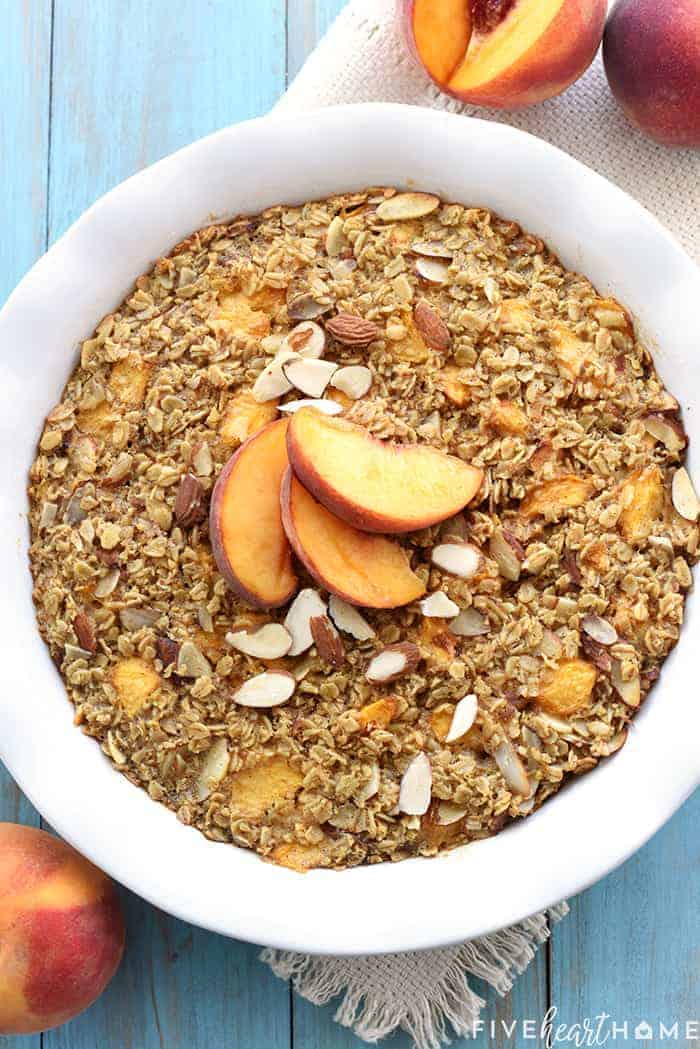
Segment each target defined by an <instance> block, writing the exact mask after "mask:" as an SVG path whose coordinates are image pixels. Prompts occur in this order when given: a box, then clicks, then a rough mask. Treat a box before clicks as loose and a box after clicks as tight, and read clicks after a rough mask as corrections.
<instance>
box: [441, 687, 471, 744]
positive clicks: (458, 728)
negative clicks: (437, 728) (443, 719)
mask: <svg viewBox="0 0 700 1049" xmlns="http://www.w3.org/2000/svg"><path fill="white" fill-rule="evenodd" d="M478 709H479V704H478V701H477V698H476V696H475V695H474V694H473V693H469V695H467V696H463V697H462V699H460V701H459V703H458V704H457V706H456V707H455V709H454V714H453V715H452V724H451V725H450V727H449V730H448V733H447V735H446V736H445V743H455V742H456V741H457V740H458V739H461V738H462V736H466V734H467V732H468V731H469V729H470V728H471V727H472V725H473V724H474V722H475V721H476V714H477V711H478Z"/></svg>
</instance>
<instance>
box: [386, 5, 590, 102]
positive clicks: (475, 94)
mask: <svg viewBox="0 0 700 1049" xmlns="http://www.w3.org/2000/svg"><path fill="white" fill-rule="evenodd" d="M606 6H607V5H606V0H399V11H400V13H401V15H402V17H403V19H404V24H405V28H406V33H407V36H408V41H409V45H410V47H411V49H412V50H413V52H414V53H415V54H416V55H417V57H418V59H419V61H420V62H421V63H422V64H423V66H424V67H425V69H426V71H427V73H428V74H429V75H430V76H431V77H432V79H433V80H434V81H435V82H436V83H437V84H438V85H439V86H440V87H441V88H442V90H443V91H446V92H447V93H448V94H451V95H454V96H455V97H456V98H459V99H460V100H461V101H463V102H469V103H472V104H475V105H482V106H495V107H497V108H500V109H514V108H518V107H520V106H527V105H532V104H533V103H535V102H542V101H543V100H544V99H546V98H551V97H552V96H553V95H557V94H559V93H560V92H561V91H564V90H565V88H567V87H568V86H569V84H572V83H573V82H574V80H577V79H578V78H579V77H580V76H581V74H582V73H583V72H584V70H586V69H587V68H588V66H589V65H590V63H591V61H592V60H593V56H594V55H595V52H596V50H597V47H598V44H599V43H600V40H601V37H602V35H603V26H604V23H605V14H606Z"/></svg>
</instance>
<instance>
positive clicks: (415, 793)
mask: <svg viewBox="0 0 700 1049" xmlns="http://www.w3.org/2000/svg"><path fill="white" fill-rule="evenodd" d="M432 789H433V770H432V768H431V767H430V761H429V759H428V756H427V754H423V752H422V751H421V753H420V754H416V756H415V758H413V760H412V761H411V762H410V763H409V765H408V767H407V769H406V771H405V772H404V774H403V776H402V777H401V786H400V787H399V812H405V813H406V815H408V816H422V815H423V814H424V813H425V812H427V811H428V808H429V807H430V794H431V791H432Z"/></svg>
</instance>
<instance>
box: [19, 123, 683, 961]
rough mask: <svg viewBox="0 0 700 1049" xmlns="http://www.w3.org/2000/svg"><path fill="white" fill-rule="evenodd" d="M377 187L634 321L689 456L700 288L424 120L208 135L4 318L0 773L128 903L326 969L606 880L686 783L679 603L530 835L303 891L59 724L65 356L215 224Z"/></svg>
mask: <svg viewBox="0 0 700 1049" xmlns="http://www.w3.org/2000/svg"><path fill="white" fill-rule="evenodd" d="M369 184H393V185H397V186H404V187H420V188H421V189H425V190H430V191H433V192H436V193H439V194H441V195H443V196H444V197H445V198H447V199H449V200H456V201H462V202H465V203H473V204H479V205H485V206H487V207H490V208H493V209H495V210H496V211H497V212H500V213H501V214H502V215H504V216H507V217H508V218H514V219H517V220H518V221H519V222H521V223H522V224H523V226H524V227H525V228H526V229H528V230H531V231H532V232H535V233H537V234H538V235H540V236H542V237H543V238H545V239H546V240H547V241H548V242H549V243H550V245H551V246H552V247H553V248H554V249H555V250H556V251H557V252H558V253H559V254H560V256H561V258H562V259H563V261H564V262H565V263H566V265H567V266H568V267H570V268H573V269H579V270H581V271H582V272H583V273H585V274H586V275H587V276H589V277H590V278H592V280H593V281H594V283H595V284H596V285H597V286H598V288H599V290H600V291H601V292H603V293H605V292H611V293H614V294H615V295H616V296H617V297H618V298H619V299H621V301H622V302H623V303H625V304H626V305H628V306H629V307H630V308H631V309H632V311H633V312H634V314H635V316H636V317H637V319H638V322H639V324H640V327H641V330H642V332H643V333H644V337H645V338H646V339H647V340H648V343H649V345H651V346H652V348H653V349H654V350H655V353H656V359H657V364H658V366H659V369H660V372H661V374H662V376H663V378H664V379H665V380H666V381H667V382H668V384H669V385H670V388H671V389H672V390H673V392H674V393H675V394H676V395H677V396H678V397H680V399H681V401H682V405H683V410H684V416H685V423H686V427H687V429H688V431H689V433H690V437H691V448H692V447H693V445H694V442H697V441H698V440H700V422H699V411H698V409H699V408H700V368H698V365H697V360H698V347H700V322H699V321H698V316H699V312H698V307H699V304H700V271H699V270H698V269H697V268H696V267H695V266H694V264H693V263H692V262H691V261H690V259H689V258H688V257H687V256H686V255H685V254H684V253H683V251H682V250H681V249H680V248H679V247H678V245H677V244H676V243H675V242H674V241H673V239H672V238H671V237H670V236H669V234H668V233H666V232H665V231H664V229H662V227H661V226H660V225H659V224H658V223H657V222H656V221H655V219H653V218H652V217H651V215H649V214H648V213H647V212H646V211H645V210H644V209H643V208H642V207H641V206H640V205H639V204H636V203H635V202H634V201H632V200H631V199H630V198H629V197H627V196H626V195H625V194H624V193H622V192H621V191H620V190H618V189H616V188H615V187H613V186H612V185H610V184H609V183H608V182H606V181H604V180H603V179H602V178H600V177H599V176H597V175H595V174H593V173H592V172H591V171H589V170H587V169H586V168H585V167H583V166H582V165H580V164H578V163H577V162H576V161H574V160H572V159H571V158H570V157H568V156H566V155H565V154H564V153H561V152H559V151H558V150H556V149H554V148H552V147H551V146H549V145H546V144H545V143H543V142H541V141H539V140H537V139H535V138H532V137H530V136H528V135H525V134H523V133H522V132H520V131H515V130H513V129H511V128H509V127H505V126H503V125H499V124H494V123H484V122H481V121H478V120H469V119H467V118H465V117H460V116H453V115H448V114H445V113H438V112H434V111H430V110H426V109H414V108H409V107H402V106H391V105H365V106H351V107H346V108H337V109H326V110H323V111H320V112H317V113H314V114H310V115H304V116H292V117H283V118H278V117H272V118H265V119H262V120H256V121H253V122H251V123H247V124H242V125H240V126H238V127H233V128H229V129H227V130H225V131H222V132H220V133H219V134H216V135H212V136H211V137H209V138H206V139H204V140H202V141H201V142H198V143H196V144H195V145H193V146H190V147H189V148H187V149H184V150H182V151H181V152H179V153H176V154H175V155H174V156H171V157H169V158H167V159H166V160H163V161H161V162H160V163H159V164H156V165H155V166H154V167H152V168H149V169H147V170H146V171H143V172H142V173H141V174H139V175H136V176H135V177H134V178H131V179H129V180H128V181H127V182H125V183H123V184H122V185H121V186H119V187H118V188H117V189H115V190H114V191H113V192H111V193H109V194H107V196H106V197H104V198H103V199H102V200H101V201H99V203H97V204H96V205H95V206H94V207H93V208H91V209H90V210H89V211H88V212H87V213H86V214H85V215H84V216H83V217H82V218H81V219H80V220H79V221H78V222H77V223H76V224H75V225H74V226H73V227H72V229H70V230H69V232H68V233H67V234H66V235H65V236H64V237H63V238H62V239H61V240H60V241H59V242H58V243H57V244H56V245H55V246H54V247H53V248H52V249H51V250H50V251H49V252H48V254H47V255H45V256H44V258H42V259H41V260H40V262H38V263H37V265H36V266H35V267H34V269H33V270H32V271H31V272H30V273H29V274H28V276H27V277H25V279H24V280H23V281H22V283H21V284H20V286H19V287H18V288H17V290H16V291H15V292H14V294H13V295H12V296H11V298H10V300H9V302H8V303H7V305H6V306H5V308H4V310H3V311H2V313H1V314H0V345H1V346H2V353H1V357H0V421H1V422H0V425H1V427H2V440H1V444H0V460H1V469H0V504H1V506H0V513H1V515H2V527H1V529H0V564H1V565H2V591H3V604H2V612H1V630H0V637H1V638H2V667H3V675H2V688H1V689H0V756H1V757H2V759H3V760H4V761H5V763H6V765H7V766H8V768H9V770H10V772H11V773H12V774H13V775H14V776H15V778H16V779H17V781H18V783H19V785H20V786H21V787H22V789H23V790H24V791H25V792H26V794H28V796H29V797H30V799H31V800H32V801H33V802H34V804H35V805H36V806H37V808H38V809H39V810H40V812H41V813H42V814H43V815H44V817H45V818H46V819H47V820H48V821H49V822H50V823H51V824H52V825H53V826H54V827H55V828H56V829H57V830H58V831H59V832H60V833H61V834H63V835H64V836H65V837H66V838H67V839H68V840H69V841H70V842H72V843H73V844H74V845H75V846H76V847H77V848H78V849H79V850H80V851H81V852H83V853H84V854H85V855H86V856H88V857H90V859H92V860H93V861H94V862H95V863H97V864H98V865H99V866H100V867H102V868H104V869H105V870H106V871H108V872H109V873H110V874H111V875H113V876H114V877H115V878H117V879H118V880H119V881H121V882H123V883H124V884H125V885H128V886H129V887H130V888H131V889H133V890H134V891H135V892H137V893H139V894H140V895H141V896H144V897H145V898H146V899H148V900H151V901H152V902H153V903H154V904H157V905H158V906H159V907H162V908H164V909H165V910H167V911H170V912H171V913H173V914H176V915H178V916H179V917H181V918H184V919H187V920H188V921H191V922H194V923H196V924H198V925H202V926H205V927H207V928H210V929H214V930H217V931H218V932H221V933H225V934H227V935H230V936H236V937H239V938H242V939H247V940H252V941H255V942H259V943H265V944H271V945H275V946H279V947H286V948H295V949H302V950H307V951H313V952H317V953H338V954H345V953H347V954H351V953H360V952H363V953H364V952H383V951H399V950H407V949H415V948H422V947H434V946H437V945H441V944H447V943H451V942H456V941H459V940H463V939H467V938H471V937H475V936H478V935H480V934H482V933H485V932H487V931H489V930H493V929H495V928H497V927H501V926H504V925H507V924H509V923H512V922H515V921H517V920H518V919H521V918H523V917H525V916H526V915H529V914H531V913H533V912H534V911H537V910H539V909H540V908H542V907H545V906H547V905H548V904H552V903H554V902H556V901H558V900H560V899H562V898H564V897H567V896H570V895H571V894H572V893H575V892H577V891H579V890H580V889H582V888H584V887H585V886H587V885H589V884H591V882H594V881H595V880H596V879H598V878H600V877H602V875H604V874H606V873H607V872H608V871H609V870H611V868H613V867H614V866H615V865H616V864H618V863H620V862H621V861H622V860H624V859H625V858H626V857H627V856H629V855H630V854H631V853H632V852H634V850H635V849H637V848H639V847H640V845H642V844H643V843H644V842H645V841H646V840H647V839H648V838H649V837H650V836H651V835H652V834H653V833H654V831H656V830H657V829H658V828H659V827H660V826H661V824H662V823H663V822H664V821H665V820H667V819H668V818H669V817H670V816H671V815H672V813H673V812H674V811H675V810H676V809H677V807H678V806H679V805H680V804H681V802H682V801H683V800H684V799H685V798H686V797H687V796H688V795H689V794H690V792H691V791H692V790H693V789H694V788H695V787H696V785H697V784H698V781H699V779H700V757H699V749H698V739H700V703H699V702H698V698H697V670H696V667H695V657H696V649H695V645H696V643H697V636H698V614H699V613H698V608H697V602H696V601H695V600H694V599H693V598H691V600H690V601H689V603H688V609H687V621H686V625H685V630H684V634H683V637H682V639H681V642H680V644H679V645H678V647H677V649H676V651H675V652H674V653H673V655H672V656H671V658H670V659H669V660H668V663H667V664H666V666H665V668H664V671H663V674H662V677H661V680H660V682H659V683H658V684H657V686H656V687H655V689H654V691H653V693H652V696H651V698H650V700H649V701H648V702H647V703H646V704H645V706H644V708H643V710H642V711H641V713H640V715H639V717H638V718H637V719H636V721H635V722H634V726H633V730H632V731H631V733H630V738H629V742H628V744H627V745H626V746H625V748H624V749H623V750H622V751H621V752H620V753H619V754H618V755H617V756H615V757H614V758H613V759H611V760H608V761H606V762H604V763H603V764H602V765H601V766H599V767H598V768H597V769H596V770H595V771H594V772H592V773H590V774H589V775H588V776H585V777H583V778H582V779H580V780H579V781H577V782H576V783H574V784H572V785H571V786H570V787H568V788H567V789H565V790H564V791H562V792H561V793H560V794H558V795H557V796H556V797H555V798H554V799H553V800H551V801H549V802H548V803H547V804H546V805H545V806H544V808H543V809H542V810H541V811H540V812H538V813H537V814H536V815H535V816H533V817H531V818H530V819H528V820H525V821H522V822H520V823H518V824H517V825H515V826H513V827H511V828H509V829H508V830H506V831H504V832H503V833H501V834H500V835H498V836H497V837H495V838H492V839H490V840H488V841H484V842H480V843H478V844H474V845H469V846H466V847H465V848H461V849H459V850H456V851H455V852H453V853H451V854H449V855H446V856H443V857H440V858H436V859H430V860H423V859H416V860H411V861H408V862H403V863H398V864H384V865H381V866H374V867H364V868H359V869H355V870H350V871H343V872H331V871H314V872H311V873H309V874H306V875H300V874H296V873H293V872H291V871H289V870H285V869H282V868H280V867H275V866H273V865H271V864H267V863H264V862H262V861H261V860H260V859H259V858H258V857H257V856H256V855H254V854H253V853H251V852H246V851H244V850H241V849H238V848H234V847H232V846H226V845H218V844H213V843H212V842H209V841H207V840H206V839H205V838H204V837H202V836H201V835H200V834H199V833H198V832H197V831H195V830H192V829H190V828H187V827H184V826H183V825H182V824H180V823H179V822H178V821H177V820H176V818H175V816H174V815H173V814H172V813H171V812H169V811H168V810H166V809H165V808H163V807H161V806H160V805H157V804H156V803H155V802H153V801H151V800H150V799H149V798H148V796H147V795H146V793H144V792H143V791H141V790H138V789H137V788H136V787H133V786H132V785H131V784H130V783H128V782H127V780H126V779H124V777H122V776H120V775H119V774H118V773H116V772H115V771H114V770H113V769H112V767H111V766H110V765H109V763H108V762H107V760H106V759H105V758H104V757H103V755H102V753H101V752H100V750H99V747H98V746H97V744H96V743H95V742H94V741H92V740H90V739H87V738H86V737H85V736H83V735H82V734H81V733H80V732H79V731H78V730H77V729H76V728H74V727H73V724H72V713H73V712H72V708H71V706H70V704H69V703H68V700H67V699H66V696H65V693H64V689H63V685H62V683H61V680H60V678H59V676H58V673H57V672H56V669H55V667H54V666H53V664H52V662H51V660H50V658H49V656H48V653H47V651H46V650H45V648H44V645H43V643H42V641H41V640H40V638H39V635H38V633H37V631H36V628H35V624H34V612H33V607H32V602H31V587H30V577H29V571H28V566H27V555H26V548H27V527H26V496H25V487H26V474H27V470H28V468H29V465H30V463H31V461H32V459H33V456H34V450H35V444H36V440H37V438H38V435H39V433H40V430H41V425H42V421H43V419H44V416H45V415H46V413H47V411H48V410H49V409H50V408H51V407H52V405H53V404H55V402H56V401H57V399H58V398H59V395H60V392H61V389H62V387H63V384H64V382H65V380H66V378H67V376H68V374H69V372H70V370H71V368H72V365H73V359H74V356H75V352H76V348H77V345H78V342H79V341H80V340H81V339H83V338H85V337H87V336H88V335H89V334H90V333H91V331H92V329H93V328H94V326H95V324H96V322H97V321H99V319H100V318H101V317H102V316H103V315H104V314H105V313H107V312H108V311H109V310H111V309H113V308H114V307H115V306H117V305H118V303H119V302H120V301H121V300H122V298H123V297H124V295H125V294H126V293H127V291H128V290H129V288H130V286H131V284H132V282H133V280H134V278H135V277H136V276H138V275H139V274H140V273H142V272H143V271H144V270H146V269H148V268H149V267H150V265H151V264H152V262H153V261H154V260H155V259H156V258H157V257H158V256H159V255H160V254H162V253H164V252H167V251H168V250H169V249H170V248H171V247H172V246H173V245H174V244H175V243H176V242H177V241H178V240H179V239H180V238H181V237H183V236H184V235H185V234H187V233H189V232H190V231H192V230H194V229H196V228H197V227H199V226H202V225H205V224H206V223H207V222H208V221H209V220H210V218H211V217H212V216H217V217H222V216H229V215H232V214H235V213H237V212H257V211H259V210H260V209H262V208H264V207H266V206H267V205H271V204H275V203H279V202H289V203H292V202H301V201H304V200H307V199H310V198H315V197H323V196H326V195H327V194H330V193H335V192H339V191H342V190H352V189H361V188H363V187H364V186H366V185H369ZM694 465H695V463H694V457H693V456H691V466H694Z"/></svg>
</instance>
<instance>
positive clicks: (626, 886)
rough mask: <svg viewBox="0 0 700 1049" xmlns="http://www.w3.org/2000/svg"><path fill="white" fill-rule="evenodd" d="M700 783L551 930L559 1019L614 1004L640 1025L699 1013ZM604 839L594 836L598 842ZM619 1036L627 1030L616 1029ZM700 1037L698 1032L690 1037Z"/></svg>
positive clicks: (617, 1014)
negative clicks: (657, 829) (640, 846)
mask: <svg viewBox="0 0 700 1049" xmlns="http://www.w3.org/2000/svg"><path fill="white" fill-rule="evenodd" d="M699 821H700V793H698V794H696V795H695V796H694V797H693V798H692V799H691V800H690V801H688V802H686V804H685V806H684V807H683V809H681V811H680V812H679V813H677V814H676V816H675V817H674V818H673V819H672V820H671V822H670V823H669V824H668V825H667V826H666V827H664V828H663V830H661V831H660V832H659V834H657V835H656V837H655V838H654V839H653V840H652V841H651V842H650V843H649V844H648V845H647V846H646V848H644V849H642V850H641V851H640V852H638V853H637V855H636V856H633V857H632V859H630V860H629V861H628V862H627V863H626V864H625V865H624V866H623V867H621V868H620V869H619V870H617V871H615V872H614V873H613V874H611V875H610V876H609V877H608V878H606V879H605V880H604V881H602V882H600V883H599V884H598V885H596V886H594V887H593V888H592V889H589V891H588V892H586V893H583V894H582V895H581V896H579V897H578V898H577V899H576V900H575V901H574V902H573V904H572V913H571V916H570V918H569V919H568V920H567V921H565V922H562V923H561V925H559V926H558V927H557V929H556V930H555V933H554V939H553V952H552V953H553V963H554V964H553V968H552V995H553V1003H554V1005H556V1007H557V1009H558V1010H559V1020H560V1022H562V1023H566V1024H572V1023H575V1022H580V1021H582V1020H583V1018H584V1017H591V1018H595V1017H596V1016H597V1015H598V1014H599V1013H601V1012H603V1011H605V1012H606V1013H609V1014H610V1015H611V1017H612V1020H613V1021H616V1022H617V1023H619V1024H622V1023H624V1022H625V1021H628V1022H629V1024H630V1033H629V1040H630V1041H633V1040H634V1031H633V1028H634V1026H635V1025H636V1024H637V1023H639V1022H640V1021H644V1020H646V1021H647V1022H649V1023H651V1024H652V1025H653V1027H654V1041H653V1042H646V1043H645V1042H642V1043H641V1044H647V1045H651V1044H654V1045H656V1044H658V1043H659V1042H660V1040H661V1039H660V1035H659V1029H658V1024H659V1022H660V1021H663V1022H664V1023H665V1024H667V1025H669V1024H672V1023H673V1022H675V1021H676V1020H678V1021H679V1022H681V1023H683V1022H684V1021H685V1020H695V1021H696V1022H697V1018H698V1003H700V964H698V963H699V962H700V952H699V951H698V944H699V943H700V876H699V874H698V872H699V871H700V837H698V823H699ZM595 847H596V843H595V842H594V841H592V842H591V848H592V849H594V848H595ZM618 1040H620V1041H621V1040H622V1036H621V1035H618ZM679 1041H680V1042H681V1044H693V1045H697V1044H700V1038H698V1037H697V1028H696V1037H695V1038H694V1039H693V1040H692V1041H690V1040H689V1041H688V1042H687V1043H686V1042H685V1041H684V1036H683V1037H681V1038H680V1039H679Z"/></svg>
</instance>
